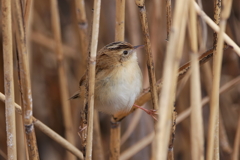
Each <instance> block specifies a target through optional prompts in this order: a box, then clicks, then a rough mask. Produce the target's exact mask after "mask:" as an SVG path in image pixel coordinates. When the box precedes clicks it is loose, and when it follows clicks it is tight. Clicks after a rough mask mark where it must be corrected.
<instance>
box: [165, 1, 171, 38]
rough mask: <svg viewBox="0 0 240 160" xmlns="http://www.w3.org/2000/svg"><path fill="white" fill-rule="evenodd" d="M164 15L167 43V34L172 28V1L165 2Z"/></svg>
mask: <svg viewBox="0 0 240 160" xmlns="http://www.w3.org/2000/svg"><path fill="white" fill-rule="evenodd" d="M166 13H167V14H166V15H167V41H168V40H169V34H170V31H171V26H172V1H171V0H166Z"/></svg>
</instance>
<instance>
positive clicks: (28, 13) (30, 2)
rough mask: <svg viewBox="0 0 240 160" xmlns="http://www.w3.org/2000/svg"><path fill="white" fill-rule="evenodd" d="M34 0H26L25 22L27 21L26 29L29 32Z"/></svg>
mask: <svg viewBox="0 0 240 160" xmlns="http://www.w3.org/2000/svg"><path fill="white" fill-rule="evenodd" d="M32 6H33V0H26V2H25V10H24V22H25V30H26V32H28V28H29V24H30V17H31V14H32V13H31V12H32V8H33V7H32Z"/></svg>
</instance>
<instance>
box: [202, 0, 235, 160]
mask: <svg viewBox="0 0 240 160" xmlns="http://www.w3.org/2000/svg"><path fill="white" fill-rule="evenodd" d="M231 5H232V1H231V0H230V1H225V0H224V1H223V7H224V8H223V10H222V16H221V21H220V23H219V26H220V31H219V35H218V41H217V51H216V53H215V54H214V55H213V56H214V57H213V58H214V59H213V88H212V94H211V101H210V120H209V134H208V148H207V160H212V159H214V160H217V159H219V147H218V150H216V149H215V147H216V145H215V142H214V140H215V137H216V136H219V133H218V132H219V129H217V128H218V127H219V125H218V124H217V125H216V123H217V121H218V118H219V86H220V74H221V64H222V52H223V50H222V48H223V40H224V38H223V36H224V31H225V28H226V22H227V18H228V17H229V14H230V11H231Z"/></svg>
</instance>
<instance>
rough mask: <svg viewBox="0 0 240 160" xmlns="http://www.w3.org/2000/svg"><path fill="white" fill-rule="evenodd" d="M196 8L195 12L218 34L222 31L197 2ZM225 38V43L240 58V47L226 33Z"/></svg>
mask: <svg viewBox="0 0 240 160" xmlns="http://www.w3.org/2000/svg"><path fill="white" fill-rule="evenodd" d="M194 7H195V10H196V11H197V14H198V15H199V16H201V17H202V18H203V20H204V21H205V22H206V23H207V24H208V25H209V26H210V27H211V28H212V29H213V30H214V31H216V32H217V33H219V32H220V29H219V27H218V25H217V24H215V23H214V22H213V20H212V19H211V18H210V17H208V16H207V14H206V13H205V12H203V10H201V8H200V7H199V6H198V4H197V3H196V2H195V3H194ZM223 38H224V41H225V42H226V43H227V44H228V45H230V46H231V47H233V50H234V51H235V52H236V53H237V54H238V56H240V48H239V46H238V45H237V44H236V43H235V42H234V41H233V40H232V39H231V38H230V37H229V36H228V35H227V34H226V33H223Z"/></svg>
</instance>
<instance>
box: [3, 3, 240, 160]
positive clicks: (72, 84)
mask: <svg viewBox="0 0 240 160" xmlns="http://www.w3.org/2000/svg"><path fill="white" fill-rule="evenodd" d="M58 3H59V11H60V21H61V33H62V42H63V45H64V65H65V71H66V73H67V79H68V89H69V94H70V95H71V94H73V93H74V92H75V91H76V90H77V89H78V81H79V79H80V78H81V76H82V74H83V73H84V71H85V69H86V59H84V58H83V57H86V56H83V54H87V53H81V52H80V51H79V50H80V45H79V44H80V43H81V42H80V40H79V37H78V30H77V24H76V21H75V18H74V9H73V8H74V3H73V1H72V0H59V1H58ZM85 3H86V4H85V5H86V11H87V18H88V28H89V30H90V27H91V22H92V20H91V19H92V8H93V1H92V0H88V1H85ZM202 4H203V10H204V11H205V12H206V13H207V14H208V15H209V16H210V17H211V18H212V17H213V1H208V0H203V1H202ZM33 7H34V8H33V14H32V19H31V25H32V27H31V30H30V34H29V37H28V39H29V63H30V69H31V80H32V93H33V109H34V111H33V115H34V116H35V117H36V118H38V119H39V120H41V121H42V122H43V123H45V124H46V125H47V126H49V127H50V128H52V129H53V130H54V131H56V132H57V133H59V134H60V135H62V136H63V137H64V126H63V118H62V117H63V115H62V109H61V100H60V90H59V80H58V72H57V63H56V55H55V54H54V50H53V48H54V46H53V44H52V43H54V42H52V41H54V39H53V33H52V26H51V13H50V2H49V0H35V1H34V6H33ZM173 7H174V1H173ZM239 8H240V1H239V0H234V1H233V6H232V12H231V16H230V18H229V20H228V24H227V29H226V33H227V34H228V35H229V36H230V37H231V38H232V39H233V40H234V41H235V42H236V43H237V44H238V45H240V29H239V28H240V10H239ZM146 9H147V12H148V20H149V29H150V33H151V35H150V36H151V43H152V53H153V56H154V61H155V67H156V68H155V70H156V77H157V80H158V79H160V78H161V75H162V66H163V65H162V64H163V60H164V54H165V49H166V44H167V41H166V12H165V1H150V0H147V1H146ZM173 9H174V8H173ZM100 21H101V23H100V31H99V43H98V48H99V49H100V48H101V47H103V46H104V45H106V44H108V43H110V42H113V41H114V29H115V1H114V0H102V7H101V19H100ZM200 25H202V24H201V22H200V21H199V26H200ZM200 34H201V33H200ZM205 35H206V37H205V40H203V41H202V42H201V44H202V51H201V53H203V52H204V51H205V50H207V49H209V48H211V47H212V44H213V42H212V35H213V31H212V29H210V28H209V27H207V32H205ZM187 36H191V35H190V34H189V33H188V32H187ZM187 36H186V37H187ZM0 37H2V36H0ZM203 37H204V36H203ZM142 39H143V38H142V32H141V25H140V22H139V16H138V10H137V6H136V5H135V2H134V0H126V23H125V41H127V42H130V43H132V44H134V45H139V44H143V41H142ZM203 39H204V38H203ZM0 41H2V40H1V39H0ZM1 43H2V42H1ZM0 48H1V49H0V92H2V93H4V79H3V56H2V45H1V47H0ZM14 54H15V55H14V56H15V57H14V63H15V66H14V70H15V80H16V81H15V92H16V95H15V98H16V102H17V103H18V104H21V103H20V98H19V86H18V78H17V66H16V53H14ZM188 59H189V42H188V38H187V39H186V40H185V45H184V54H183V58H182V62H181V63H182V64H184V63H185V62H187V61H188ZM239 62H240V59H239V57H238V56H237V54H235V53H234V52H233V51H232V50H227V51H226V52H224V55H223V65H222V77H221V84H224V83H226V82H228V81H230V80H231V79H233V78H234V77H236V76H238V75H239V73H240V65H239ZM139 64H140V66H141V69H142V72H143V75H144V84H143V85H144V88H146V87H148V86H149V83H148V78H147V75H146V74H147V72H146V59H145V54H144V50H142V51H141V53H139ZM209 64H210V66H211V61H210V63H209ZM209 64H208V65H209ZM205 76H206V73H205V70H202V72H201V80H202V84H201V85H202V96H203V97H204V96H206V95H208V89H209V82H208V81H206V78H205ZM189 91H190V89H189V82H187V83H186V85H185V86H184V88H183V89H182V90H181V91H180V92H179V95H178V97H177V101H176V110H177V112H178V113H181V112H182V111H183V110H185V109H186V108H188V107H189V106H190V100H189V99H190V98H189V97H190V93H189ZM150 104H151V103H147V104H145V105H147V107H149V108H150V107H151V106H150ZM80 107H81V104H80V103H79V102H78V101H71V110H72V122H73V124H74V131H73V136H75V139H76V143H75V144H74V145H75V146H78V147H79V148H80V144H79V143H80V141H79V137H78V134H77V132H78V126H79V108H80ZM4 112H5V111H4V104H3V103H2V102H0V150H1V151H3V152H4V153H6V131H5V130H6V129H5V114H4ZM138 112H141V113H137V112H135V113H133V114H132V115H130V116H128V117H127V118H125V119H124V120H123V121H122V133H124V132H125V131H126V129H127V128H128V127H129V126H130V123H131V120H132V117H133V116H134V115H135V114H141V115H140V120H139V123H138V125H137V127H136V129H135V130H134V131H133V133H132V134H131V136H130V137H129V138H128V139H127V141H126V142H125V143H124V144H123V145H122V147H121V151H124V150H126V149H127V148H128V147H130V146H132V145H134V143H135V142H137V141H138V140H140V139H141V138H143V137H144V136H146V135H147V134H149V133H150V132H151V131H152V130H153V119H152V118H151V117H150V116H148V115H147V114H146V113H143V112H142V111H138ZM220 112H221V116H222V119H223V126H224V127H225V131H226V135H227V139H228V141H229V144H230V147H231V148H232V147H233V142H234V138H235V134H236V129H237V122H238V118H239V115H240V114H239V113H240V85H238V86H236V87H234V89H232V90H231V91H228V92H226V93H224V94H222V95H221V97H220ZM208 116H209V107H208V104H207V105H206V107H204V108H203V117H204V131H205V138H206V136H207V127H208ZM100 125H101V134H102V142H103V146H104V154H105V155H104V156H105V158H106V159H108V156H109V132H110V128H109V127H110V116H108V115H105V114H102V113H100ZM17 127H18V128H17V133H18V136H19V137H18V145H19V147H18V156H19V158H18V159H19V160H24V159H25V151H24V143H23V131H22V123H21V117H20V116H19V115H17ZM189 127H190V123H189V118H187V119H186V120H184V121H183V122H181V123H180V124H179V125H177V130H176V137H175V142H174V155H175V159H176V160H190V159H191V156H190V149H191V145H190V128H189ZM36 137H37V143H38V147H39V148H38V149H39V154H40V158H41V159H43V160H50V159H51V160H63V159H66V158H65V155H66V151H65V149H64V148H62V147H61V146H60V145H59V144H57V143H56V142H54V141H53V140H52V139H50V138H49V137H48V136H46V135H45V134H43V133H42V132H41V131H39V130H38V129H36ZM205 145H206V144H205ZM220 146H221V145H220ZM20 148H21V149H20ZM231 148H230V149H231ZM220 154H221V159H223V160H228V159H230V158H231V156H230V155H231V150H226V149H224V148H222V147H220ZM150 155H151V145H148V146H147V147H145V148H144V149H143V150H141V151H140V152H138V153H137V154H136V155H134V156H133V157H132V158H131V159H133V160H135V159H136V160H140V159H141V160H146V159H150ZM94 159H97V157H96V156H95V157H94ZM0 160H4V158H3V157H2V156H0Z"/></svg>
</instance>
